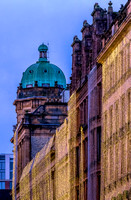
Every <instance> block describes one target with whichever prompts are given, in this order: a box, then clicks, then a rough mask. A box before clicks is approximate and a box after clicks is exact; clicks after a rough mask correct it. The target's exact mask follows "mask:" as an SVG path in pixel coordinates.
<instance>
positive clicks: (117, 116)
mask: <svg viewBox="0 0 131 200" xmlns="http://www.w3.org/2000/svg"><path fill="white" fill-rule="evenodd" d="M118 106H119V105H118V102H117V103H116V112H115V118H116V121H115V122H116V128H115V130H116V132H117V133H118V131H119V107H118Z"/></svg>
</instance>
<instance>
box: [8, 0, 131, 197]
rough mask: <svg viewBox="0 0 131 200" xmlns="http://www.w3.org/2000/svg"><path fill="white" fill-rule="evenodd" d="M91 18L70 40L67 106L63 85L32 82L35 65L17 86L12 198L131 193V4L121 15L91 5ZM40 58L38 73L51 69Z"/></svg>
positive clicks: (102, 195)
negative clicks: (41, 64) (70, 58)
mask: <svg viewBox="0 0 131 200" xmlns="http://www.w3.org/2000/svg"><path fill="white" fill-rule="evenodd" d="M92 17H93V24H91V25H89V24H88V23H87V21H86V20H85V21H84V23H83V28H82V30H81V32H82V40H79V39H78V37H77V36H75V37H74V39H73V44H72V49H73V53H72V75H71V85H70V99H69V102H68V109H67V103H66V102H65V101H63V99H64V96H65V92H67V90H66V89H67V88H65V84H64V83H63V82H60V83H59V82H57V81H56V80H55V81H54V80H53V86H51V84H52V80H51V82H50V85H49V83H48V82H47V83H42V85H39V84H41V83H39V82H38V81H35V82H33V83H32V82H31V83H30V84H29V80H28V79H29V77H30V81H31V80H32V78H31V76H32V75H33V73H34V72H35V68H32V67H31V69H30V68H29V70H27V74H26V75H27V83H28V84H27V85H26V87H24V85H23V86H22V84H20V86H19V87H18V91H17V99H16V100H15V102H14V105H15V106H16V112H17V128H16V130H15V132H14V137H13V138H12V142H13V143H14V171H13V200H47V199H48V200H100V199H101V200H129V199H130V198H131V189H130V185H131V164H130V162H131V160H130V159H131V154H130V153H131V152H130V140H131V134H130V122H131V119H130V117H131V116H130V111H131V110H130V107H131V98H130V96H131V57H130V54H131V44H130V40H131V25H130V24H131V2H130V0H128V2H127V4H126V5H125V6H122V7H121V9H120V10H119V12H118V13H116V12H114V11H113V7H112V3H111V2H109V6H108V11H106V10H105V9H102V8H101V7H100V6H99V4H98V3H96V4H95V5H94V10H93V12H92ZM39 50H40V51H42V52H43V55H44V53H45V52H46V51H47V47H45V45H44V46H43V45H42V49H41V48H40V49H39ZM40 55H41V53H40ZM45 56H46V54H45ZM39 62H42V63H43V68H42V71H41V67H40V68H39V70H40V72H39V76H40V77H44V75H45V77H46V74H47V73H48V72H51V73H52V70H50V67H52V65H51V66H50V64H49V62H47V57H43V58H42V57H40V58H39ZM39 62H37V63H39ZM45 62H46V64H49V66H48V68H47V65H45ZM37 63H36V64H35V65H37ZM36 68H37V67H36ZM55 69H56V72H55V73H54V74H57V75H58V77H57V79H58V80H59V81H62V80H63V78H60V76H61V75H62V73H63V72H62V71H61V70H60V69H58V70H57V68H55ZM42 73H43V74H42ZM41 74H42V76H41ZM24 76H25V75H24ZM49 77H51V76H49ZM62 77H63V75H62ZM61 79H62V80H61ZM38 80H39V79H38ZM43 80H44V78H42V80H41V81H43ZM45 80H46V79H45ZM23 83H24V84H25V81H24V82H23ZM61 83H62V84H63V87H62V85H61ZM63 92H64V94H63V97H62V93H63ZM100 191H101V192H100ZM100 193H101V194H100Z"/></svg>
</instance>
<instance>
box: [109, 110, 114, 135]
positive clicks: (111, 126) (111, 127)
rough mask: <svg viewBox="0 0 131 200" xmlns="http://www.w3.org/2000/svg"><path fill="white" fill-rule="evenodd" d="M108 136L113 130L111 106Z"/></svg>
mask: <svg viewBox="0 0 131 200" xmlns="http://www.w3.org/2000/svg"><path fill="white" fill-rule="evenodd" d="M109 112H110V136H111V135H112V131H113V130H112V129H113V119H112V117H113V108H112V106H111V108H110V111H109Z"/></svg>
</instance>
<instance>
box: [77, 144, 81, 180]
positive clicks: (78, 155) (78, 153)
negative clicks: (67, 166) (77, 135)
mask: <svg viewBox="0 0 131 200" xmlns="http://www.w3.org/2000/svg"><path fill="white" fill-rule="evenodd" d="M79 169H80V148H79V146H78V147H76V176H77V177H79Z"/></svg>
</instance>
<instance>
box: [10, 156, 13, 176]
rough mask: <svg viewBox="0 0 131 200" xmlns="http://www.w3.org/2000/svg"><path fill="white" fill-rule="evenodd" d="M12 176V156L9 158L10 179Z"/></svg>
mask: <svg viewBox="0 0 131 200" xmlns="http://www.w3.org/2000/svg"><path fill="white" fill-rule="evenodd" d="M12 178H13V158H10V179H12Z"/></svg>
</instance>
